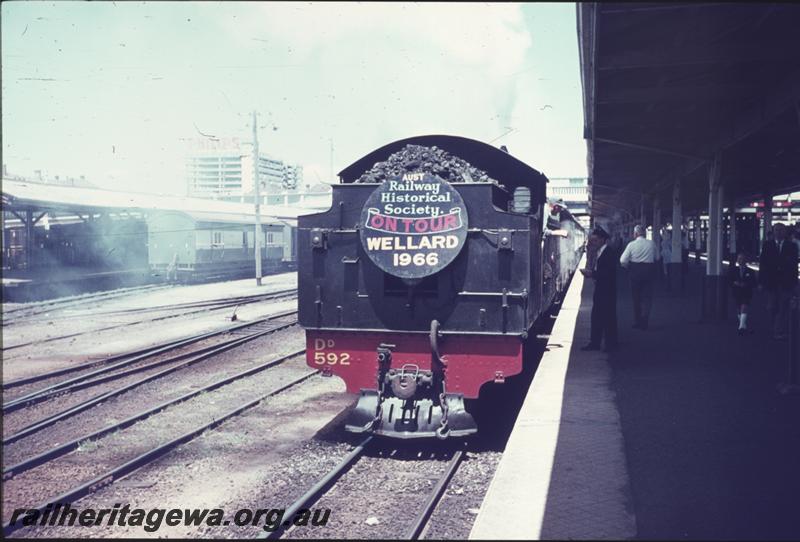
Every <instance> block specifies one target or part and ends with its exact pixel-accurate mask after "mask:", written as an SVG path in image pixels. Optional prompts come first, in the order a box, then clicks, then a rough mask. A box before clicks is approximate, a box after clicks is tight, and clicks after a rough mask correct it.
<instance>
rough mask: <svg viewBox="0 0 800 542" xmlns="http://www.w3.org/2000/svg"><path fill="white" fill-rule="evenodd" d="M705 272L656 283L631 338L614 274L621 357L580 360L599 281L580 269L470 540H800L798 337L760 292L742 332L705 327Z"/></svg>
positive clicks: (693, 270) (627, 300)
mask: <svg viewBox="0 0 800 542" xmlns="http://www.w3.org/2000/svg"><path fill="white" fill-rule="evenodd" d="M702 272H703V271H702V267H700V266H695V265H691V266H690V271H689V275H688V276H687V280H686V288H685V290H684V291H683V292H673V293H668V292H666V290H665V287H664V286H663V285H662V284H659V285H658V286H657V288H656V294H655V298H654V304H653V311H652V314H651V325H650V329H649V330H647V331H640V330H637V329H632V327H631V326H632V324H633V317H632V312H633V310H632V303H631V296H630V286H629V283H628V280H627V276H626V274H625V272H624V271H622V270H620V272H619V277H618V301H617V302H618V305H617V317H618V322H619V330H620V343H621V344H620V348H619V349H618V350H617V351H614V352H612V353H610V354H608V353H603V352H594V351H591V352H584V351H582V350H581V349H580V348H581V347H582V346H583V345H585V344H586V343H587V342H588V335H589V325H590V311H591V298H592V288H593V284H592V283H591V281H584V280H583V277H582V276H580V275H576V277H575V279H574V280H573V282H572V284H571V286H570V289H569V292H568V294H567V296H566V298H565V300H564V302H563V306H562V309H561V312H560V313H559V316H558V319H557V321H556V324H555V326H554V328H553V331H552V333H551V336H550V338H549V341H548V351H547V352H546V353H545V354H544V356H543V358H542V360H541V362H540V365H539V368H538V370H537V373H536V375H535V377H534V380H533V383H532V384H531V387H530V390H529V392H528V396H527V397H526V399H525V402H524V404H523V407H522V409H521V410H520V413H519V416H518V418H517V421H516V425H515V427H514V430H513V432H512V434H511V437H510V439H509V441H508V444H507V447H506V450H505V453H504V456H503V459H502V461H501V463H500V465H499V467H498V469H497V472H496V474H495V477H494V479H493V481H492V483H491V486H490V488H489V490H488V492H487V494H486V497H485V499H484V502H483V504H482V506H481V509H480V512H479V514H478V516H477V518H476V521H475V524H474V526H473V529H472V533H471V538H473V539H540V538H544V539H627V538H637V539H793V540H796V539H798V538H800V523H798V522H797V519H796V511H797V510H796V507H797V502H798V498H800V461H798V460H797V458H798V457H800V396H799V395H783V394H781V393H780V392H779V390H778V387H779V384H781V383H785V382H786V381H787V379H788V371H789V360H788V356H789V343H788V341H786V342H781V341H775V340H773V339H772V338H771V334H770V330H769V321H768V314H767V311H766V295H764V294H758V293H757V294H756V296H755V297H754V299H753V305H752V307H751V315H750V322H752V325H753V329H754V332H753V333H752V334H749V335H745V336H739V335H737V333H736V323H735V321H734V318H733V310H734V309H733V307H732V304H729V309H730V313H729V318H727V319H726V320H723V321H710V322H709V321H703V320H702V319H701V302H700V299H701V297H700V296H701V285H702V279H703V275H702Z"/></svg>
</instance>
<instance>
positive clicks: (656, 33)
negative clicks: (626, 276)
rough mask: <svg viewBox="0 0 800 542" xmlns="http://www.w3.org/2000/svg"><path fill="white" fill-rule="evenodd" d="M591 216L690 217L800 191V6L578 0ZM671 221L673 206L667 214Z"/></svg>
mask: <svg viewBox="0 0 800 542" xmlns="http://www.w3.org/2000/svg"><path fill="white" fill-rule="evenodd" d="M577 25H578V40H579V52H580V61H581V80H582V84H583V100H584V137H585V138H586V140H587V149H588V157H587V162H588V164H587V165H588V169H589V174H590V183H591V186H592V214H594V215H595V216H599V215H605V216H613V215H614V214H616V213H618V212H620V211H621V212H622V214H623V215H624V214H625V213H628V214H629V215H635V216H638V214H639V209H640V208H641V204H642V201H644V202H645V214H646V216H649V215H650V214H651V213H652V209H653V201H654V199H658V200H659V201H660V202H661V208H662V209H663V210H664V212H667V213H669V210H670V209H671V207H672V188H673V186H674V184H675V182H676V181H677V180H680V181H681V201H682V204H683V212H684V215H686V214H687V213H691V212H697V211H702V210H704V209H705V208H706V207H707V204H708V186H709V183H708V177H709V175H708V169H709V166H710V164H711V162H712V161H713V160H714V158H715V157H717V158H718V159H719V160H720V163H721V165H722V169H721V178H722V182H723V185H724V190H725V197H726V200H727V201H730V202H739V201H742V200H748V199H749V200H751V201H752V200H753V199H758V198H760V197H763V195H764V194H765V193H766V192H771V193H773V194H778V193H785V192H789V191H792V190H796V189H798V188H800V32H799V31H798V29H800V5H799V4H791V3H760V2H759V3H688V2H685V3H678V2H676V3H650V2H648V3H605V2H603V3H579V4H578V8H577ZM662 217H664V218H665V219H666V220H665V221H669V215H668V214H667V215H662Z"/></svg>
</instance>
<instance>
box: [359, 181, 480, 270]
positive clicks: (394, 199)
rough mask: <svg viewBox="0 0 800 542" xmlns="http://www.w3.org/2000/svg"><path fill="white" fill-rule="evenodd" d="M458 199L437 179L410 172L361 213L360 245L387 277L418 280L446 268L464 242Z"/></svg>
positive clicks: (385, 188) (374, 196) (381, 188)
mask: <svg viewBox="0 0 800 542" xmlns="http://www.w3.org/2000/svg"><path fill="white" fill-rule="evenodd" d="M467 227H468V219H467V208H466V206H465V205H464V200H462V199H461V195H460V194H459V193H458V192H457V191H456V189H455V188H453V187H452V186H451V185H450V184H449V183H448V182H446V181H444V180H443V179H441V178H440V177H437V176H436V175H432V174H430V173H422V172H408V173H404V174H402V175H400V176H399V177H396V178H394V179H389V180H387V181H385V182H384V183H382V184H381V185H380V186H379V187H378V188H376V189H375V191H374V192H373V193H372V194H371V195H370V197H369V198H368V199H367V202H366V203H365V204H364V208H363V210H362V211H361V228H360V229H361V244H362V245H363V247H364V251H365V252H366V253H367V255H368V256H369V258H370V259H371V260H372V261H373V262H374V263H375V265H377V266H378V267H380V268H381V269H382V270H383V271H385V272H386V273H389V274H391V275H394V276H396V277H400V278H404V279H420V278H423V277H427V276H428V275H432V274H434V273H436V272H437V271H440V270H441V269H443V268H444V267H445V266H447V265H448V264H450V263H451V262H452V261H453V260H454V259H455V258H456V256H458V254H459V253H460V252H461V249H463V248H464V245H465V244H466V242H467Z"/></svg>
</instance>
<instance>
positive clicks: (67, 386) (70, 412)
mask: <svg viewBox="0 0 800 542" xmlns="http://www.w3.org/2000/svg"><path fill="white" fill-rule="evenodd" d="M294 314H296V311H289V312H286V313H281V314H277V315H272V316H269V317H267V318H264V319H261V320H258V321H255V322H252V323H247V324H241V325H238V326H233V328H227V329H225V330H221V331H218V332H214V333H213V335H221V334H225V333H228V334H231V335H232V337H231V338H229V339H227V340H224V341H223V342H221V343H219V344H214V345H209V346H205V347H202V348H199V349H196V350H192V351H189V352H183V353H181V354H178V355H176V356H171V357H168V358H165V359H160V360H157V361H153V362H149V363H144V364H141V365H138V366H131V365H135V364H137V363H140V362H142V361H143V360H145V359H147V358H149V357H152V356H154V355H155V354H156V353H159V354H160V353H164V352H165V351H168V350H172V349H175V348H177V347H179V346H185V345H186V344H187V343H189V342H197V341H199V340H201V339H206V338H209V336H213V335H212V334H202V335H200V336H196V337H192V338H190V339H189V340H187V341H183V342H181V343H178V344H172V345H168V346H167V347H164V348H161V349H157V350H155V351H152V352H147V353H144V354H141V355H137V356H133V357H131V358H128V359H124V360H122V361H118V362H116V363H112V364H108V365H105V366H103V367H100V368H98V369H96V370H93V371H90V372H88V373H85V374H82V375H79V376H76V377H73V378H69V379H67V380H64V381H61V382H58V383H56V384H53V385H50V386H47V387H45V388H41V389H39V390H36V391H33V392H31V393H28V394H26V395H23V396H21V397H18V398H16V399H13V400H11V401H9V402H6V403H4V404H3V415H4V416H5V415H7V414H9V413H11V412H15V411H17V410H20V409H23V408H26V407H29V406H32V405H36V404H39V403H41V402H44V401H47V400H50V399H54V398H58V397H62V396H64V395H67V394H69V393H73V392H76V391H79V390H83V389H87V388H91V387H94V386H97V385H100V384H104V383H106V382H109V381H112V380H116V379H119V378H125V377H128V376H131V375H135V374H136V373H143V372H147V371H149V370H151V369H160V370H157V371H156V372H153V373H150V374H147V375H145V376H142V377H141V378H138V379H136V380H133V381H131V382H128V383H126V384H123V385H122V386H119V387H116V388H112V389H111V390H109V391H105V392H101V393H99V394H96V395H94V396H92V397H89V398H88V399H85V400H83V401H81V402H79V403H77V404H74V405H72V406H69V407H67V408H66V409H63V410H60V411H57V412H55V413H53V414H51V415H49V416H46V417H44V418H42V419H39V420H37V421H35V422H33V423H30V424H28V425H26V426H25V427H23V428H21V429H19V430H17V431H16V432H15V433H13V434H11V435H9V436H7V437H4V438H3V441H2V443H3V445H4V446H6V445H8V444H12V443H14V442H17V441H19V440H21V439H23V438H25V437H28V436H30V435H32V434H34V433H37V432H39V431H41V430H43V429H45V428H47V427H50V426H51V425H53V424H55V423H57V422H60V421H62V420H65V419H67V418H70V417H72V416H75V415H77V414H79V413H81V412H84V411H85V410H88V409H90V408H92V407H94V406H96V405H99V404H101V403H103V402H105V401H107V400H108V399H111V398H113V397H116V396H119V395H121V394H123V393H126V392H128V391H131V390H132V389H134V388H137V387H139V386H141V385H143V384H146V383H148V382H152V381H154V380H157V379H159V378H162V377H165V376H167V375H169V374H172V373H174V372H176V371H178V370H181V369H184V368H187V367H189V366H191V365H194V364H196V363H199V362H202V361H205V360H208V359H210V358H212V357H214V356H216V355H218V354H221V353H222V352H225V351H227V350H230V349H232V348H236V347H238V346H241V345H243V344H245V343H247V342H250V341H252V340H255V339H257V338H260V337H263V336H264V335H267V334H270V333H274V332H276V331H280V330H282V329H286V328H288V327H291V326H294V325H296V323H297V320H296V319H292V320H291V321H289V322H278V323H276V322H275V321H276V320H280V319H283V318H288V317H291V316H293V315H294ZM245 331H246V333H243V334H241V335H237V333H241V332H245ZM164 365H167V367H166V368H163V369H161V367H162V366H164ZM120 369H121V370H120ZM116 371H118V372H116Z"/></svg>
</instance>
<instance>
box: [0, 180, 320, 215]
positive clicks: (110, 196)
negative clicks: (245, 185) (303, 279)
mask: <svg viewBox="0 0 800 542" xmlns="http://www.w3.org/2000/svg"><path fill="white" fill-rule="evenodd" d="M2 198H3V210H5V211H12V212H20V211H28V210H30V211H34V212H36V213H43V212H51V213H67V214H70V213H73V214H94V213H103V212H134V213H147V212H148V211H180V212H185V213H188V214H198V215H200V214H204V215H208V216H213V217H215V218H216V219H217V220H216V221H234V222H250V221H253V222H255V209H254V206H253V205H251V204H247V203H237V202H229V201H218V200H210V199H204V198H189V197H183V196H172V195H155V194H142V193H137V192H119V191H113V190H103V189H99V188H85V187H75V186H60V185H51V184H42V183H35V182H28V181H20V180H13V179H7V178H4V179H3V184H2ZM261 208H262V220H263V221H264V223H267V222H269V221H278V222H283V223H286V224H289V225H295V224H296V223H297V217H298V216H300V215H303V214H309V213H313V212H318V211H319V210H321V209H322V208H323V207H320V206H316V207H301V206H287V205H262V207H261ZM223 217H227V218H225V219H224V220H223Z"/></svg>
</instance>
